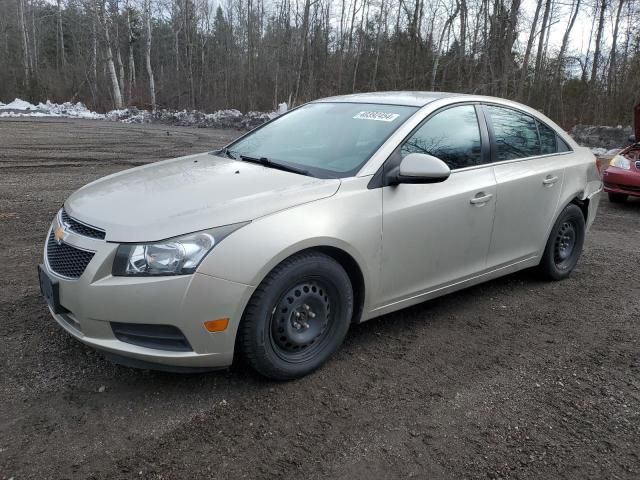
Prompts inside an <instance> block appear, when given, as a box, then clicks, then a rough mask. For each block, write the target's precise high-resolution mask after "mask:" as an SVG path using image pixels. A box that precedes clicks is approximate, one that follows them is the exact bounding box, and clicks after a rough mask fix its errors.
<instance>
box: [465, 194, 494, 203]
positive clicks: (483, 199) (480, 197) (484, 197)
mask: <svg viewBox="0 0 640 480" xmlns="http://www.w3.org/2000/svg"><path fill="white" fill-rule="evenodd" d="M492 198H493V195H491V194H490V193H484V192H480V193H478V194H477V195H476V196H475V197H473V198H472V199H471V200H469V203H471V205H478V206H483V205H484V204H486V203H487V202H488V201H489V200H491V199H492Z"/></svg>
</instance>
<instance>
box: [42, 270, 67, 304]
mask: <svg viewBox="0 0 640 480" xmlns="http://www.w3.org/2000/svg"><path fill="white" fill-rule="evenodd" d="M38 279H39V281H40V293H42V296H43V297H44V298H45V300H46V301H47V303H48V304H49V307H51V310H53V313H64V312H66V311H67V310H66V309H65V308H64V307H63V306H62V305H60V284H59V283H58V281H57V280H56V279H54V278H51V277H50V276H49V275H48V274H47V272H46V271H45V270H44V268H43V266H42V265H38Z"/></svg>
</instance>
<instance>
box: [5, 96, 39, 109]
mask: <svg viewBox="0 0 640 480" xmlns="http://www.w3.org/2000/svg"><path fill="white" fill-rule="evenodd" d="M0 108H2V110H24V111H36V110H38V107H36V106H35V105H34V104H32V103H29V102H26V101H24V100H21V99H19V98H16V99H15V100H14V101H13V102H11V103H8V104H6V105H3V106H2V107H0Z"/></svg>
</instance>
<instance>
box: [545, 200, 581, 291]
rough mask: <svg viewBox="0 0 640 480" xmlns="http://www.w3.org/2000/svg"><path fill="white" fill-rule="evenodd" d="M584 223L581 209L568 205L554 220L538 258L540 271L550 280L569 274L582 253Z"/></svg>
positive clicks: (559, 278)
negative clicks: (540, 255) (541, 253)
mask: <svg viewBox="0 0 640 480" xmlns="http://www.w3.org/2000/svg"><path fill="white" fill-rule="evenodd" d="M584 237H585V224H584V216H583V214H582V210H580V208H579V207H578V206H577V205H574V204H571V205H568V206H567V207H566V208H565V209H564V210H563V211H562V213H560V216H559V217H558V219H557V220H556V223H555V224H554V225H553V228H552V229H551V234H550V235H549V239H548V240H547V245H546V247H545V250H544V254H543V255H542V259H541V260H540V265H539V267H538V268H539V269H540V271H541V272H542V273H543V274H544V275H545V276H546V277H547V278H549V279H551V280H562V279H563V278H566V277H568V276H569V275H570V274H571V271H572V270H573V269H574V267H575V266H576V264H577V263H578V259H579V258H580V253H582V245H583V244H584Z"/></svg>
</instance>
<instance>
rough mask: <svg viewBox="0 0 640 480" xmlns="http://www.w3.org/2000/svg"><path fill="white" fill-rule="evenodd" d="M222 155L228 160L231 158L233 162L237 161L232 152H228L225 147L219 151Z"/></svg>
mask: <svg viewBox="0 0 640 480" xmlns="http://www.w3.org/2000/svg"><path fill="white" fill-rule="evenodd" d="M220 151H221V152H222V153H224V154H225V155H226V156H227V157H229V158H233V159H234V160H237V159H238V157H236V156H235V155H234V154H233V152H232V151H231V150H229V149H228V148H227V147H224V148H223V149H222V150H220Z"/></svg>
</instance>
